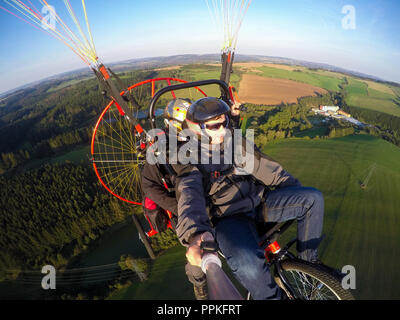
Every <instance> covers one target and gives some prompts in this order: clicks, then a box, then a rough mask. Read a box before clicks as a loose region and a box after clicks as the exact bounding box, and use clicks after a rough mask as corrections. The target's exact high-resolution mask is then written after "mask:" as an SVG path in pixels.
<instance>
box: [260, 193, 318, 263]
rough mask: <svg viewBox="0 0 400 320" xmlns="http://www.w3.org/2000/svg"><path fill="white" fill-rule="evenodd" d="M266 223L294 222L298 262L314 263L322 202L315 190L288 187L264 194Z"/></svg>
mask: <svg viewBox="0 0 400 320" xmlns="http://www.w3.org/2000/svg"><path fill="white" fill-rule="evenodd" d="M265 210H266V213H265V214H264V217H266V219H267V221H268V222H284V221H287V220H292V219H297V221H298V227H297V240H298V241H297V252H298V254H299V257H300V258H301V259H304V260H307V261H313V260H316V259H318V246H319V244H320V241H321V234H322V227H323V217H324V198H323V195H322V193H321V192H320V191H319V190H317V189H315V188H306V187H288V188H282V189H277V190H274V191H271V192H268V193H267V195H266V199H265Z"/></svg>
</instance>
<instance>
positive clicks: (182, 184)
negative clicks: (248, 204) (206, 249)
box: [174, 165, 213, 246]
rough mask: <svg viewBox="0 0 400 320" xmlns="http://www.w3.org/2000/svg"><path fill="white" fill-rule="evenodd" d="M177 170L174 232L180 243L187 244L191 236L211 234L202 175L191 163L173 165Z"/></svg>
mask: <svg viewBox="0 0 400 320" xmlns="http://www.w3.org/2000/svg"><path fill="white" fill-rule="evenodd" d="M174 170H175V171H176V172H177V178H176V185H175V188H176V196H177V200H178V223H177V225H176V234H177V236H178V239H179V241H180V242H181V244H182V245H184V246H188V245H189V242H190V240H191V238H192V237H193V236H195V235H197V234H199V233H203V232H206V231H209V232H211V233H212V234H213V231H212V228H211V225H210V221H209V218H208V215H207V211H206V199H205V195H204V188H203V176H202V173H201V172H200V171H199V169H198V168H196V167H195V166H191V165H175V166H174Z"/></svg>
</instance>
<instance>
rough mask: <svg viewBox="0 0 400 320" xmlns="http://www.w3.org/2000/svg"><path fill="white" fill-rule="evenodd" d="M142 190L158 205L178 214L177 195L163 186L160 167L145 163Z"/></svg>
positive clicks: (142, 174)
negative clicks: (159, 171) (159, 172)
mask: <svg viewBox="0 0 400 320" xmlns="http://www.w3.org/2000/svg"><path fill="white" fill-rule="evenodd" d="M141 176H142V190H143V193H144V195H145V196H146V197H148V198H150V199H151V200H153V201H154V202H155V203H156V204H157V205H158V206H160V207H161V208H163V209H164V210H168V211H170V212H172V213H173V214H175V215H177V214H178V209H177V205H178V203H177V201H176V197H175V195H173V194H170V193H169V192H168V191H167V189H166V188H165V187H164V186H163V183H162V181H161V179H160V176H159V174H158V168H157V166H155V165H149V164H147V163H146V164H145V165H144V167H143V169H142V173H141Z"/></svg>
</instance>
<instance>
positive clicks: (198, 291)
mask: <svg viewBox="0 0 400 320" xmlns="http://www.w3.org/2000/svg"><path fill="white" fill-rule="evenodd" d="M193 290H194V295H195V297H196V300H208V288H207V283H204V284H203V285H200V286H196V285H193Z"/></svg>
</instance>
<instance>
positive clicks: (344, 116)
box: [311, 105, 365, 127]
mask: <svg viewBox="0 0 400 320" xmlns="http://www.w3.org/2000/svg"><path fill="white" fill-rule="evenodd" d="M311 110H312V111H313V112H314V113H315V114H318V115H322V116H325V117H328V118H334V119H341V120H346V121H349V122H351V123H354V124H356V125H358V126H361V127H363V126H365V124H364V123H362V122H360V121H358V120H357V119H354V118H352V117H351V114H348V113H346V112H344V111H343V110H340V108H339V107H338V106H322V105H320V106H319V108H312V109H311Z"/></svg>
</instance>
